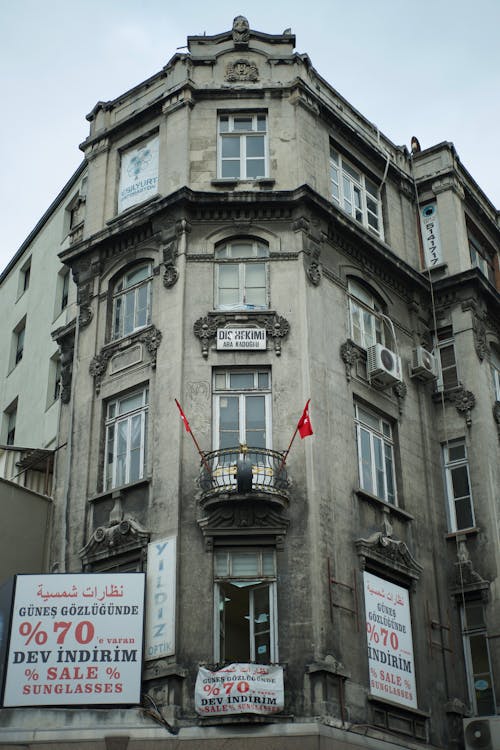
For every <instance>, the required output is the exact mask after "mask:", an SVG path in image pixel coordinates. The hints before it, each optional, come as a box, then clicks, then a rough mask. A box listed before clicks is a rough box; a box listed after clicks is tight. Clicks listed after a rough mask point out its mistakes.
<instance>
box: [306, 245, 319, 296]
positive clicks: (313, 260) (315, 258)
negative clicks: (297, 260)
mask: <svg viewBox="0 0 500 750" xmlns="http://www.w3.org/2000/svg"><path fill="white" fill-rule="evenodd" d="M305 255H306V256H308V257H309V258H310V261H309V263H308V264H306V274H307V278H308V279H309V281H310V282H311V284H313V286H318V285H319V283H320V281H321V276H322V267H321V263H320V262H319V259H320V255H321V248H320V244H319V243H318V242H316V240H314V239H312V238H311V237H309V238H308V240H307V241H306V247H305Z"/></svg>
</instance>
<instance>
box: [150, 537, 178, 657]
mask: <svg viewBox="0 0 500 750" xmlns="http://www.w3.org/2000/svg"><path fill="white" fill-rule="evenodd" d="M175 549H176V538H175V536H171V537H167V538H165V539H160V540H159V541H157V542H152V543H151V544H148V572H147V593H146V632H145V636H144V640H145V644H146V645H145V648H144V656H145V658H146V660H147V659H160V658H161V657H163V656H171V655H172V654H174V653H175V571H176V555H175Z"/></svg>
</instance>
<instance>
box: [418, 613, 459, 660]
mask: <svg viewBox="0 0 500 750" xmlns="http://www.w3.org/2000/svg"><path fill="white" fill-rule="evenodd" d="M425 606H426V610H427V623H428V628H429V630H428V635H429V637H428V642H429V651H431V653H432V649H433V648H437V649H439V651H448V653H450V654H452V653H453V637H452V634H453V631H452V629H451V622H450V612H449V610H446V615H447V617H448V624H447V625H443V623H441V622H439V621H438V620H435V619H434V618H433V617H431V613H430V607H429V602H428V601H426V603H425ZM435 630H437V631H439V641H438V642H437V641H434V640H433V638H432V633H433V631H435ZM444 633H448V644H449V645H448V646H445V644H444V643H443V635H444Z"/></svg>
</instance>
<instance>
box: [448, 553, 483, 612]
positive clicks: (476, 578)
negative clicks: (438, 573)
mask: <svg viewBox="0 0 500 750" xmlns="http://www.w3.org/2000/svg"><path fill="white" fill-rule="evenodd" d="M457 558H458V560H457V562H456V563H455V582H454V585H453V586H452V587H451V593H452V594H453V596H455V597H457V598H460V599H461V598H462V597H463V595H464V594H468V595H480V596H481V598H482V600H483V601H484V602H485V603H486V602H487V601H488V598H489V590H490V583H489V581H486V580H485V579H484V578H482V577H481V576H480V575H479V573H477V572H476V570H474V566H473V564H472V560H471V559H470V556H469V550H468V549H467V542H466V541H465V540H464V539H463V538H462V539H461V540H459V541H458V551H457Z"/></svg>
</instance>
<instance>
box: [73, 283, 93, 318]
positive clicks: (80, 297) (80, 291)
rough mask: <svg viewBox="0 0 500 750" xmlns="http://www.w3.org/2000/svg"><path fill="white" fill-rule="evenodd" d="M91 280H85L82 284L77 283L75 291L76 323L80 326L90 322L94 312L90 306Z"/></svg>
mask: <svg viewBox="0 0 500 750" xmlns="http://www.w3.org/2000/svg"><path fill="white" fill-rule="evenodd" d="M92 291H93V284H92V281H86V282H85V283H83V284H79V285H78V287H77V291H76V302H77V305H78V307H79V312H78V324H79V326H80V328H85V327H86V326H88V325H89V324H90V322H91V321H92V318H93V317H94V313H93V312H92V309H91V307H90V304H91V302H92Z"/></svg>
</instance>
